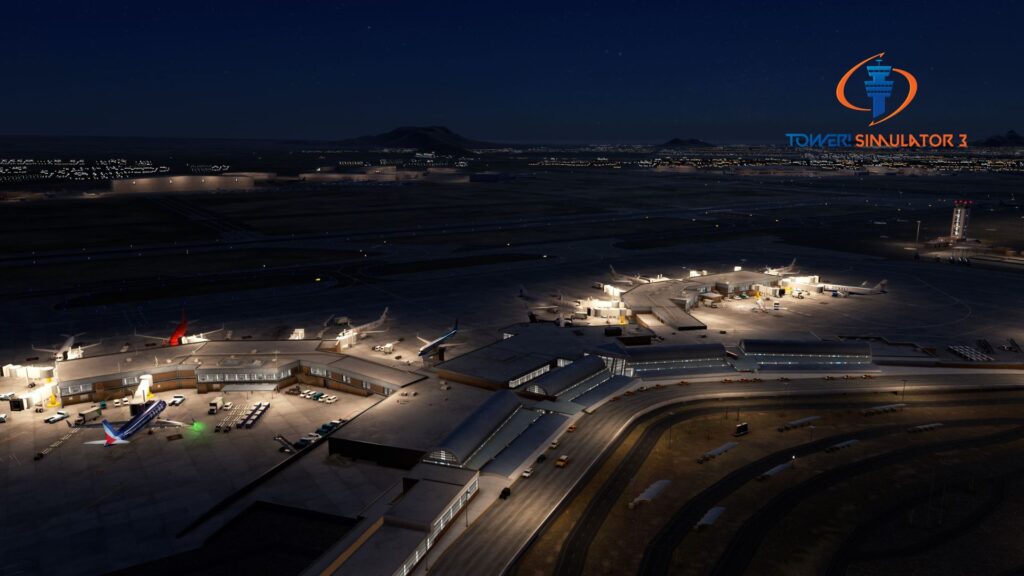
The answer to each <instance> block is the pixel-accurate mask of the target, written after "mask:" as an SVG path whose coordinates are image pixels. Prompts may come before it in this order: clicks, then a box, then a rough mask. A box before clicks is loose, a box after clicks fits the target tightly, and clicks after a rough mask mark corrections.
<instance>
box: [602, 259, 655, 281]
mask: <svg viewBox="0 0 1024 576" xmlns="http://www.w3.org/2000/svg"><path fill="white" fill-rule="evenodd" d="M608 270H609V271H610V276H611V278H612V282H623V283H627V284H650V283H651V279H650V278H646V277H644V276H640V275H639V274H637V275H635V276H631V275H629V274H621V273H619V272H616V271H615V267H614V266H612V265H611V264H609V265H608Z"/></svg>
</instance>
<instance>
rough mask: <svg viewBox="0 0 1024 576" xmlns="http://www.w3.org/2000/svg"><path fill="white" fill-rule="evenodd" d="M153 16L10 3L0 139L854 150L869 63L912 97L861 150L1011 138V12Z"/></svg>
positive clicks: (250, 10) (992, 5) (227, 5)
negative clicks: (365, 139) (912, 90)
mask: <svg viewBox="0 0 1024 576" xmlns="http://www.w3.org/2000/svg"><path fill="white" fill-rule="evenodd" d="M152 4H156V3H150V2H131V3H119V2H106V1H103V2H82V1H80V0H79V1H76V2H63V1H56V2H17V3H8V4H7V5H6V6H5V8H4V13H3V16H2V18H3V23H4V26H3V29H4V33H3V34H2V35H0V50H2V54H3V63H4V66H3V70H4V79H5V81H4V82H3V88H2V91H0V102H2V103H3V109H4V111H5V113H4V115H3V124H0V133H3V134H39V135H65V134H80V135H124V136H161V137H163V136H176V137H243V138H249V137H253V138H317V139H330V138H346V137H352V136H358V135H361V134H366V133H377V132H383V131H386V130H389V129H391V128H393V127H395V126H400V125H445V126H448V127H450V128H452V129H453V130H455V131H457V132H459V133H462V134H464V135H466V136H469V137H471V138H477V139H483V140H492V141H507V142H636V143H639V142H661V141H664V140H666V139H668V138H670V137H676V136H678V137H684V138H690V137H696V138H703V139H705V140H709V141H712V142H723V143H724V142H744V141H745V142H781V141H782V140H783V137H782V135H783V134H784V133H785V132H811V131H821V132H825V131H865V130H866V129H867V122H868V120H869V119H868V118H867V117H866V116H865V115H861V114H858V113H856V112H852V111H850V110H847V109H845V108H842V107H841V106H840V105H839V104H838V103H837V102H836V100H835V98H834V90H835V84H836V82H837V81H838V79H839V77H840V76H841V75H842V74H843V73H844V72H845V71H846V70H847V69H848V68H849V67H851V66H852V65H853V64H855V63H857V62H858V61H860V60H862V59H864V58H866V57H868V56H870V55H872V54H875V53H877V52H882V51H885V52H886V53H887V63H889V64H892V65H894V66H897V67H899V68H903V69H906V70H908V71H910V72H911V73H913V74H914V75H915V76H916V77H917V79H918V81H919V83H920V89H919V93H918V96H917V99H916V100H915V101H914V102H913V104H911V106H910V107H909V108H908V109H907V110H906V111H904V112H903V113H902V114H901V115H900V117H898V118H894V119H893V120H891V121H889V122H888V123H886V124H884V125H883V126H880V127H879V128H876V129H874V130H879V129H882V128H884V129H885V130H884V131H898V132H908V131H909V132H920V131H925V130H927V131H936V132H968V133H970V134H971V138H972V139H973V138H975V137H983V136H988V135H991V134H993V133H997V132H998V133H1002V132H1005V131H1006V130H1008V129H1010V128H1016V129H1018V130H1022V129H1024V123H1022V122H1021V119H1022V117H1024V74H1022V73H1021V72H1022V69H1024V64H1022V61H1021V55H1022V53H1024V37H1022V35H1021V26H1022V23H1024V2H1012V1H1007V2H995V1H992V2H986V1H975V2H969V3H968V2H898V3H897V2H883V1H881V0H876V1H873V2H862V1H857V0H852V1H847V2H842V3H839V2H836V3H832V2H820V3H808V2H777V1H775V2H769V1H767V0H766V1H764V2H737V1H731V2H713V1H705V2H693V3H686V4H684V3H678V4H668V3H665V4H639V3H629V2H621V1H620V2H595V1H591V2H580V3H574V4H572V5H565V4H563V3H560V2H551V1H548V2H543V3H540V2H538V3H522V2H481V1H476V2H465V3H454V2H452V3H446V2H415V3H413V2H408V3H398V2H384V1H363V2H346V3H342V2H326V1H325V2H301V1H294V2H260V1H247V2H232V1H228V0H218V1H212V2H204V3H186V2H176V3H173V4H171V3H163V4H162V5H160V6H154V5H152ZM855 90H856V93H855V92H854V89H851V94H852V95H862V94H863V92H862V90H863V88H861V87H857V88H855Z"/></svg>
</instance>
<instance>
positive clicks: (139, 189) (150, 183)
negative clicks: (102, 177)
mask: <svg viewBox="0 0 1024 576" xmlns="http://www.w3.org/2000/svg"><path fill="white" fill-rule="evenodd" d="M255 186H256V180H255V179H254V178H253V176H250V175H242V174H236V175H233V176H227V175H224V176H152V177H145V178H126V179H123V180H111V181H110V191H111V192H113V193H115V194H140V193H141V194H167V193H170V192H213V191H217V190H250V189H252V188H253V187H255Z"/></svg>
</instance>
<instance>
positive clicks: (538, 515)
mask: <svg viewBox="0 0 1024 576" xmlns="http://www.w3.org/2000/svg"><path fill="white" fill-rule="evenodd" d="M779 376H781V374H780V375H779ZM966 380H969V379H968V378H965V377H964V376H963V375H959V374H958V375H944V376H929V377H928V382H927V383H922V382H914V383H913V384H912V385H909V386H908V390H911V391H912V392H919V391H926V390H935V389H938V390H949V389H966V390H970V389H979V388H981V387H982V386H985V387H1012V388H1019V387H1021V386H1024V382H1022V381H1021V378H1020V375H1019V374H998V375H997V374H986V375H978V376H976V377H973V378H970V380H974V382H967V381H966ZM780 386H782V385H780V384H779V383H777V382H763V383H738V382H733V383H728V384H722V383H718V382H702V383H693V384H691V385H689V386H674V385H673V386H666V387H663V388H660V389H649V390H647V391H645V392H641V393H637V394H635V395H633V396H624V397H622V398H621V399H620V400H619V401H617V402H610V403H608V404H606V405H604V406H602V407H601V408H600V409H599V410H598V411H597V412H596V413H595V414H592V415H587V416H584V417H583V418H581V419H580V420H579V421H578V422H577V431H576V432H575V433H574V434H566V435H564V436H563V437H562V439H561V445H560V446H559V448H558V450H557V454H568V455H569V456H570V462H569V465H568V466H567V467H566V468H563V469H558V468H555V467H554V466H553V463H550V462H549V463H545V465H542V466H538V467H537V469H536V471H535V473H534V476H533V477H532V478H530V479H529V480H528V481H523V482H516V483H515V485H514V486H513V494H512V496H511V498H509V499H508V500H504V501H503V500H497V501H496V503H495V504H493V505H492V506H491V507H490V508H488V509H487V510H486V511H485V512H484V513H483V514H482V515H481V516H480V517H479V518H478V519H476V520H475V521H474V522H473V524H472V525H471V526H470V527H469V529H468V530H466V531H465V532H464V533H462V534H461V535H460V536H459V538H458V539H457V540H456V541H455V542H453V543H451V545H450V546H449V547H448V548H447V549H446V550H445V552H444V553H443V554H442V556H441V557H440V558H439V559H438V561H437V562H436V563H435V564H434V565H433V566H431V572H436V573H439V574H451V575H461V574H503V573H505V572H507V571H508V570H509V568H510V567H511V566H512V564H513V563H514V562H515V560H516V559H517V558H518V556H519V555H520V554H521V553H522V552H523V551H524V550H525V549H526V547H527V546H528V545H529V544H530V543H531V542H532V540H533V539H534V538H535V537H536V535H537V534H538V533H539V531H540V529H541V527H542V526H543V525H544V524H545V523H546V522H547V521H548V520H549V519H550V518H552V517H553V515H554V513H555V512H556V511H557V510H558V509H559V507H560V506H561V505H562V504H563V503H565V502H568V499H569V497H570V496H571V495H572V494H573V493H574V490H575V489H576V488H577V487H579V486H582V485H583V484H584V482H582V481H583V480H585V479H587V478H588V477H589V475H590V474H592V473H593V472H592V471H593V470H596V468H597V467H596V466H594V464H595V463H597V462H598V461H599V459H601V458H602V456H603V455H606V454H607V453H610V450H609V448H612V447H613V446H614V444H615V442H616V441H617V439H618V438H619V437H620V435H622V432H623V431H624V430H625V429H626V428H627V427H628V426H629V425H630V424H631V423H632V422H633V421H634V420H636V419H637V418H638V417H640V416H642V415H644V414H646V413H648V412H651V411H653V410H656V409H658V408H661V407H664V406H669V405H676V404H681V403H686V402H695V401H699V400H709V399H715V398H729V397H734V398H748V397H772V396H775V397H780V396H781V397H784V398H788V397H789V396H799V395H820V394H856V393H871V392H875V393H877V392H884V391H898V390H900V388H901V387H902V380H901V379H899V378H881V377H880V378H875V379H870V380H835V381H829V382H827V383H826V382H824V381H823V380H821V379H820V378H814V379H806V380H793V381H791V382H788V383H787V384H786V385H785V386H783V387H782V389H780ZM784 401H785V400H784ZM557 454H556V455H557Z"/></svg>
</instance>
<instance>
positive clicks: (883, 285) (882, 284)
mask: <svg viewBox="0 0 1024 576" xmlns="http://www.w3.org/2000/svg"><path fill="white" fill-rule="evenodd" d="M888 285H889V281H888V280H885V279H883V280H882V281H881V282H879V283H878V284H877V285H876V286H875V288H874V289H875V290H876V291H878V292H885V288H886V286H888Z"/></svg>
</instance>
